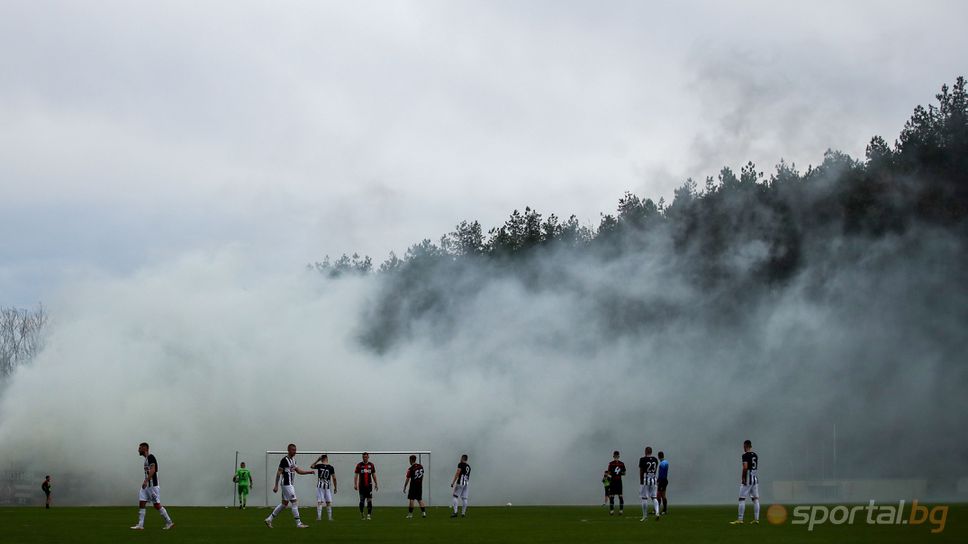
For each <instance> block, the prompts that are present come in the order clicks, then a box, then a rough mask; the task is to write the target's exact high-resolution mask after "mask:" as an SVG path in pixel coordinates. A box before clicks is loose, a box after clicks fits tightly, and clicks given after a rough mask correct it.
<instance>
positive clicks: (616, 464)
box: [605, 450, 626, 516]
mask: <svg viewBox="0 0 968 544" xmlns="http://www.w3.org/2000/svg"><path fill="white" fill-rule="evenodd" d="M619 457H620V456H619V453H618V450H616V451H614V452H612V461H611V462H610V463H609V464H608V468H606V469H605V470H606V471H608V475H609V477H611V480H610V481H609V482H608V515H610V516H611V515H612V514H614V513H615V496H616V495H618V515H620V516H621V515H623V514H625V497H623V496H622V476H625V472H626V471H625V463H623V462H622V461H621V460H620V459H619Z"/></svg>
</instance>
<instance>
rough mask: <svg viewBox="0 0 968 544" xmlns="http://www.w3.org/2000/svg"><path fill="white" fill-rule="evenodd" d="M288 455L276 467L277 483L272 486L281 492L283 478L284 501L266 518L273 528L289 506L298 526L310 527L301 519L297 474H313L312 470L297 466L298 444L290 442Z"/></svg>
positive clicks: (287, 448) (287, 449)
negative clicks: (280, 484) (280, 486)
mask: <svg viewBox="0 0 968 544" xmlns="http://www.w3.org/2000/svg"><path fill="white" fill-rule="evenodd" d="M286 452H287V455H286V456H285V457H283V458H282V460H280V461H279V468H278V469H276V484H275V485H274V486H272V492H273V493H278V492H279V480H280V478H281V479H282V502H280V503H279V504H278V505H277V506H276V507H275V508H273V509H272V513H271V514H269V517H267V518H266V519H265V522H266V526H267V527H269V528H270V529H271V528H272V520H274V519H275V518H276V516H278V515H279V512H282V509H283V508H285V507H287V506H289V507H290V508H291V509H292V517H293V518H295V519H296V527H298V528H299V529H305V528H306V527H309V526H308V525H306V524H305V523H303V522H302V520H301V519H299V507H298V506H297V505H296V502H297V501H298V500H299V498H298V497H296V474H312V473H313V472H312V471H311V470H304V469H302V468H300V467H298V466H296V445H295V444H289V446H288V447H286Z"/></svg>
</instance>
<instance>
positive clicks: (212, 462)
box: [0, 227, 968, 504]
mask: <svg viewBox="0 0 968 544" xmlns="http://www.w3.org/2000/svg"><path fill="white" fill-rule="evenodd" d="M673 238H674V237H673V236H672V234H671V233H668V232H663V231H661V230H660V231H657V232H656V233H654V234H653V235H650V238H649V239H650V240H651V242H650V243H649V245H648V246H647V248H644V249H641V250H639V251H633V250H631V249H628V250H627V251H624V252H623V253H621V254H619V255H618V256H617V257H616V256H610V257H609V258H604V257H602V256H600V255H597V254H594V253H592V252H589V253H588V254H587V255H586V256H585V257H583V258H581V259H578V260H576V258H575V253H573V252H565V251H560V252H556V251H548V252H545V253H543V254H541V255H540V256H539V257H537V258H535V259H531V260H528V261H527V263H526V264H524V265H521V266H522V268H520V269H518V270H517V271H516V272H515V273H513V274H511V273H507V272H506V271H505V272H502V271H501V270H500V269H499V268H498V267H497V266H485V265H481V266H470V265H466V266H463V267H462V268H461V270H460V273H457V274H451V275H449V276H448V277H443V276H442V275H440V274H437V275H433V274H432V273H431V275H428V276H427V277H426V278H424V281H425V282H426V283H427V284H429V285H434V286H436V287H438V288H442V290H441V291H440V292H445V293H450V294H451V296H452V298H450V299H448V300H445V301H439V300H438V301H437V302H438V306H437V307H441V308H446V310H444V311H440V312H435V313H433V314H432V315H425V316H422V317H412V318H410V319H408V322H407V323H406V324H404V325H405V326H403V325H401V326H398V327H397V328H396V329H393V330H395V331H396V332H394V333H391V332H389V331H390V330H391V329H390V328H387V326H386V324H387V321H386V319H387V318H386V316H383V320H382V321H381V318H380V317H381V316H379V315H376V313H375V312H379V311H380V308H381V305H380V304H379V302H380V301H381V300H385V298H386V297H387V296H388V293H393V292H394V290H395V289H398V288H399V286H398V285H395V284H393V283H392V282H393V281H394V280H393V279H392V276H389V275H385V274H384V275H371V276H365V277H354V276H344V277H341V278H337V279H325V278H321V277H320V276H319V275H317V274H314V273H310V272H304V273H298V274H272V273H267V272H265V271H264V270H260V271H258V272H254V271H253V270H257V268H254V267H253V266H252V265H251V263H250V261H249V259H248V258H247V257H245V256H244V252H242V251H240V250H238V249H225V250H223V251H220V252H212V253H196V254H192V255H187V256H184V257H183V258H181V259H177V260H174V261H171V262H169V263H167V264H161V265H156V266H152V267H147V268H145V269H143V270H141V271H140V272H138V273H136V274H132V275H129V276H126V277H102V278H88V279H85V280H80V281H78V282H77V283H76V284H75V285H73V286H72V287H70V288H69V289H66V290H65V292H64V294H63V295H62V296H61V297H60V298H59V299H58V300H56V301H52V302H51V304H50V312H51V314H52V315H53V316H55V318H54V322H53V324H52V326H51V331H50V336H49V339H48V342H47V347H46V349H45V350H44V351H43V352H42V353H41V354H40V355H39V356H38V357H37V359H36V360H35V361H34V362H33V364H31V365H29V366H26V367H23V368H21V369H20V370H19V371H18V372H17V373H16V374H15V375H14V377H13V379H12V380H11V382H10V383H9V384H8V387H7V389H6V391H5V393H4V394H3V396H2V398H0V444H2V446H0V457H2V458H3V459H4V460H6V462H7V463H8V464H9V465H10V466H16V467H26V468H29V469H32V470H38V471H42V472H43V471H47V472H55V473H57V474H68V475H71V476H70V478H72V479H77V480H82V481H83V485H77V486H72V497H71V498H69V499H68V500H69V501H71V502H79V503H97V504H119V503H120V504H124V503H127V502H130V501H131V500H133V496H134V495H133V489H135V488H136V486H137V485H138V484H139V482H140V470H141V466H140V458H138V457H137V456H136V453H135V449H136V446H137V443H138V442H140V441H142V440H145V441H148V442H150V443H151V444H152V447H153V451H154V452H155V453H156V454H157V455H158V457H159V463H160V465H161V471H160V475H161V478H162V482H163V483H162V489H163V493H164V495H163V496H164V497H165V500H166V502H171V503H174V504H213V503H220V501H224V500H225V498H226V496H227V492H226V487H227V484H226V482H227V478H228V475H229V473H228V468H229V466H230V463H231V461H232V457H233V455H234V452H235V450H241V451H242V454H243V459H248V460H249V466H250V468H253V469H254V471H255V472H256V474H257V475H259V474H260V473H261V471H262V470H263V466H262V458H263V454H262V452H263V451H264V450H266V449H282V448H284V446H285V444H287V443H289V442H295V443H297V444H299V445H300V447H301V448H303V449H317V448H322V449H330V450H356V449H373V450H379V449H386V450H395V449H406V448H415V449H424V448H427V449H431V450H433V451H434V452H435V453H436V454H437V455H436V456H435V461H434V465H433V467H432V471H433V478H434V480H433V483H432V485H433V489H434V490H435V491H436V493H437V496H438V497H443V496H445V493H446V492H447V488H446V487H445V485H446V484H447V483H449V478H450V476H451V475H452V472H453V466H451V465H452V464H453V463H456V458H457V456H458V455H459V454H460V453H463V452H467V453H469V454H470V455H471V464H472V466H473V467H474V473H473V492H474V495H473V498H474V500H475V502H478V503H503V502H505V501H509V500H511V501H514V502H516V503H590V502H593V501H596V500H598V499H599V495H600V487H599V485H600V484H599V479H600V476H601V471H602V470H603V469H604V467H605V464H606V463H607V461H608V460H609V458H610V454H611V451H612V450H613V449H618V450H621V451H622V453H623V458H624V460H625V461H626V463H627V464H628V465H629V466H630V472H631V473H633V474H636V473H637V469H635V468H634V466H635V464H636V463H635V460H636V459H637V458H638V457H639V456H640V455H641V451H642V449H643V447H644V446H645V445H651V446H652V447H653V448H656V449H658V450H663V451H665V452H666V454H667V456H668V458H669V459H670V461H671V465H672V472H671V480H672V481H673V482H674V487H671V488H670V489H671V490H674V491H675V498H676V500H677V501H682V502H686V501H689V502H720V501H729V500H732V499H733V498H734V497H733V494H734V492H735V489H734V488H735V484H736V481H737V479H738V476H739V470H738V469H739V455H740V453H741V444H742V441H743V440H744V439H746V438H749V439H751V440H752V441H753V443H754V445H755V448H756V449H757V451H758V453H759V454H760V456H761V469H762V470H761V474H762V476H761V478H762V479H763V480H764V481H766V482H769V481H771V480H780V479H815V478H821V477H833V476H837V477H841V478H924V479H927V480H928V481H929V486H931V487H930V490H931V493H933V494H935V495H945V494H951V493H953V485H954V484H953V482H952V480H951V476H952V475H955V476H957V475H959V474H961V473H962V472H964V459H965V455H966V454H968V445H966V442H965V439H964V437H963V436H962V434H961V433H959V432H957V430H958V429H961V428H962V427H963V423H964V419H963V418H964V416H963V414H964V413H966V408H968V400H966V398H965V396H964V395H963V394H962V392H963V390H964V388H965V386H966V385H968V376H966V371H965V368H964V365H963V364H961V359H962V357H963V353H964V352H965V348H966V347H968V346H966V340H965V336H964V332H963V331H964V330H965V324H966V323H968V310H966V308H968V296H966V290H965V289H964V286H963V285H961V284H960V280H959V278H960V277H961V276H960V275H961V270H963V269H964V266H965V265H966V264H968V263H966V262H965V261H966V259H965V255H966V253H965V245H964V240H965V238H964V236H963V235H960V234H958V232H957V231H955V232H952V231H950V230H945V229H940V228H931V227H918V228H914V229H911V230H909V231H907V232H906V233H904V234H898V235H892V236H887V237H884V238H881V239H878V240H867V239H864V240H860V241H859V240H857V239H853V238H843V237H838V238H831V239H829V240H827V241H826V242H825V244H824V247H823V248H822V249H821V248H813V247H806V248H804V249H803V251H804V255H805V256H804V259H805V261H806V262H807V265H806V266H805V267H804V268H803V269H802V270H801V271H800V272H799V273H798V274H797V275H796V276H795V277H794V278H793V279H792V280H791V281H789V282H787V283H785V284H783V285H782V286H778V285H772V286H770V285H769V284H762V285H761V284H753V283H746V284H744V283H743V282H728V284H727V285H726V286H725V287H723V286H721V287H712V288H709V287H699V285H700V284H697V283H696V282H695V281H692V280H691V279H689V278H688V275H687V274H685V273H684V271H687V270H689V266H690V262H689V260H690V256H689V255H688V254H683V253H682V252H677V251H673V249H672V247H671V242H670V240H672V239H673ZM768 253H769V251H768V249H766V248H764V247H763V246H762V244H760V243H757V242H755V241H750V242H749V243H748V244H747V245H745V246H743V247H739V248H738V249H737V250H736V251H732V252H729V255H728V260H727V261H725V262H724V266H725V267H726V270H727V272H728V273H729V274H732V275H733V276H735V277H743V276H744V275H746V274H749V273H750V272H751V271H753V270H755V269H756V267H757V266H758V265H759V263H761V262H762V261H763V259H765V258H767V257H768ZM406 296H414V292H409V293H407V294H406ZM378 334H385V335H387V338H384V340H386V342H384V344H381V346H382V347H381V349H373V340H374V335H378ZM834 426H836V429H837V430H836V433H837V437H838V438H837V441H838V443H837V444H834V442H833V439H834V438H833V428H834ZM834 448H836V451H837V453H836V454H834V453H833V450H834ZM835 455H836V462H837V464H836V465H834V464H833V463H834V458H835ZM451 457H453V463H451ZM914 460H917V463H914ZM339 461H340V463H337V467H336V468H337V471H338V474H340V475H341V476H343V477H344V478H347V479H346V480H343V482H344V483H343V485H344V486H345V487H344V489H346V490H350V487H349V483H348V482H349V478H351V468H352V466H351V464H350V462H349V461H345V460H342V459H341V460H339ZM378 461H379V460H378ZM270 462H271V463H272V462H277V460H275V459H273V460H270ZM393 462H394V463H397V462H398V461H393ZM378 466H379V463H378ZM401 466H402V465H401ZM394 467H396V465H394ZM270 468H271V467H270ZM402 478H403V476H402V472H401V473H400V474H396V473H394V472H392V471H391V472H390V473H389V474H384V475H383V482H384V488H385V489H394V486H395V485H397V482H396V480H397V479H400V480H401V481H402ZM307 479H308V478H307ZM633 480H634V478H633ZM257 483H259V484H261V477H259V476H257ZM629 483H630V484H631V482H629ZM627 485H628V484H627ZM632 489H633V488H631V487H630V488H629V491H632ZM767 489H769V488H767ZM350 492H351V490H350ZM629 495H630V496H631V495H634V491H632V492H630V493H629ZM764 495H765V496H766V497H767V500H769V495H770V493H769V491H766V492H764ZM257 496H258V495H257ZM392 497H394V496H393V495H387V498H386V499H384V500H385V501H386V503H391V504H392V503H394V501H395V499H394V498H392ZM344 500H347V499H344ZM400 500H401V501H402V496H401V497H400Z"/></svg>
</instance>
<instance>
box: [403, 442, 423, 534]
mask: <svg viewBox="0 0 968 544" xmlns="http://www.w3.org/2000/svg"><path fill="white" fill-rule="evenodd" d="M423 478H424V467H423V465H421V464H420V463H418V462H417V456H416V455H411V456H410V467H409V468H408V469H407V478H406V479H405V480H404V481H403V492H404V493H407V486H408V485H409V486H410V492H409V493H407V500H408V501H409V502H408V504H407V519H413V501H417V504H419V505H420V515H421V516H423V517H427V505H426V504H424V501H423Z"/></svg>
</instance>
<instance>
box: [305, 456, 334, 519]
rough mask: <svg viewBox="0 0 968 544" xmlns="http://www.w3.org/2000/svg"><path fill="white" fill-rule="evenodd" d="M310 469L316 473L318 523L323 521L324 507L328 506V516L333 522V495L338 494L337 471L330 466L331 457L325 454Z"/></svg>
mask: <svg viewBox="0 0 968 544" xmlns="http://www.w3.org/2000/svg"><path fill="white" fill-rule="evenodd" d="M309 468H311V469H314V470H315V471H316V521H322V520H323V505H324V504H325V505H326V515H327V517H328V518H329V521H333V494H335V493H336V469H334V468H333V465H331V464H329V456H328V455H326V454H325V453H324V454H322V455H320V456H319V459H317V460H316V462H315V463H313V464H312V466H310V467H309Z"/></svg>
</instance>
